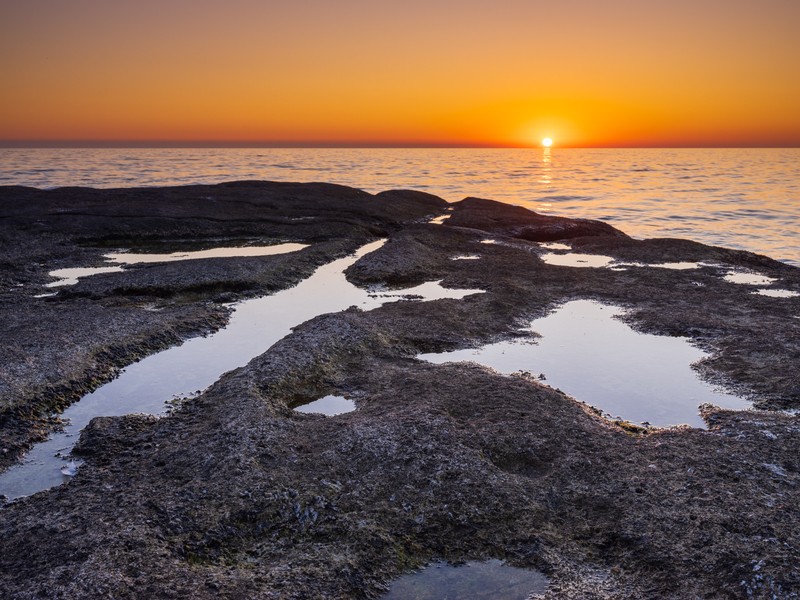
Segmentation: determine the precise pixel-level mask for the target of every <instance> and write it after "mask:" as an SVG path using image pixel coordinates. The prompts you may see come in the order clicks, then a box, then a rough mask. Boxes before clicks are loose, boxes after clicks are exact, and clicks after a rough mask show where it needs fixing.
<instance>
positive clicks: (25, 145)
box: [0, 139, 800, 150]
mask: <svg viewBox="0 0 800 600" xmlns="http://www.w3.org/2000/svg"><path fill="white" fill-rule="evenodd" d="M0 148H2V149H9V150H12V149H104V148H107V149H169V148H176V149H177V148H186V149H214V148H220V149H223V148H225V149H228V148H230V149H236V148H241V149H328V148H330V149H336V148H341V149H398V150H400V149H478V150H480V149H484V150H491V149H518V150H523V149H531V150H536V149H540V150H541V149H545V148H544V147H543V146H541V145H539V144H478V143H473V144H470V143H448V142H347V141H309V142H292V141H264V140H259V141H252V142H250V141H235V140H198V141H187V140H2V139H0ZM647 148H651V149H676V150H679V149H715V148H719V149H722V148H731V149H734V148H752V149H758V148H764V149H769V148H775V149H792V148H800V142H798V143H794V144H793V143H789V144H774V143H773V144H766V145H765V144H764V143H742V144H718V143H716V144H715V143H701V144H616V145H614V144H608V145H607V144H585V145H581V144H576V145H563V146H561V145H558V144H555V145H553V146H551V147H550V148H549V149H551V150H554V149H585V150H590V149H598V150H614V149H647Z"/></svg>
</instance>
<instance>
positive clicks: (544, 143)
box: [542, 138, 553, 148]
mask: <svg viewBox="0 0 800 600" xmlns="http://www.w3.org/2000/svg"><path fill="white" fill-rule="evenodd" d="M552 145H553V140H552V139H550V138H544V139H543V140H542V146H544V147H545V148H549V147H550V146H552Z"/></svg>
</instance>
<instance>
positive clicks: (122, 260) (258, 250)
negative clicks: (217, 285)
mask: <svg viewBox="0 0 800 600" xmlns="http://www.w3.org/2000/svg"><path fill="white" fill-rule="evenodd" d="M307 247H308V244H275V245H272V246H242V247H223V248H209V249H208V250H196V251H193V252H171V253H169V254H149V253H148V254H144V253H132V252H113V253H111V254H106V255H105V258H106V261H107V262H109V263H116V266H112V265H109V266H106V267H74V268H68V269H56V270H55V271H50V276H51V277H57V278H58V280H57V281H53V282H51V283H48V284H47V287H61V286H65V285H75V284H76V283H78V279H80V278H81V277H90V276H92V275H99V274H100V273H119V272H120V271H122V267H121V266H118V265H135V264H140V263H160V262H175V261H179V260H197V259H201V258H237V257H245V256H273V255H276V254H285V253H287V252H296V251H297V250H302V249H303V248H307ZM38 297H43V296H38Z"/></svg>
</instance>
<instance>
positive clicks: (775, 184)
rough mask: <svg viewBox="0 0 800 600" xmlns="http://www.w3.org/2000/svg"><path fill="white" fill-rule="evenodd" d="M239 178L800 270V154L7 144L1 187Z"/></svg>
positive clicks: (0, 159)
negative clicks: (541, 219)
mask: <svg viewBox="0 0 800 600" xmlns="http://www.w3.org/2000/svg"><path fill="white" fill-rule="evenodd" d="M239 179H266V180H273V181H326V182H332V183H339V184H343V185H349V186H353V187H357V188H361V189H364V190H367V191H369V192H378V191H382V190H387V189H392V188H411V189H417V190H423V191H426V192H430V193H433V194H436V195H438V196H441V197H443V198H445V199H446V200H450V201H455V200H461V199H462V198H465V197H467V196H479V197H483V198H492V199H495V200H501V201H504V202H509V203H512V204H519V205H521V206H525V207H527V208H530V209H533V210H536V211H538V212H542V213H550V214H558V215H564V216H570V217H586V218H592V219H602V220H604V221H608V222H609V223H612V224H613V225H614V226H616V227H618V228H620V229H622V230H623V231H625V232H626V233H628V234H630V235H633V236H635V237H640V238H642V237H682V238H690V239H694V240H697V241H700V242H704V243H707V244H714V245H721V246H728V247H732V248H742V249H745V250H751V251H753V252H758V253H761V254H767V255H769V256H772V257H773V258H776V259H778V260H782V261H785V262H789V263H792V264H795V265H800V149H619V150H616V149H591V150H579V149H559V148H555V149H552V150H543V149H491V150H483V149H480V150H478V149H307V148H304V149H238V148H236V149H230V148H222V149H57V150H53V149H32V150H31V149H0V185H10V184H18V185H30V186H35V187H40V188H52V187H59V186H93V187H129V186H158V185H180V184H188V183H218V182H222V181H233V180H239Z"/></svg>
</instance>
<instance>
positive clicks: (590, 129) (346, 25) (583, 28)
mask: <svg viewBox="0 0 800 600" xmlns="http://www.w3.org/2000/svg"><path fill="white" fill-rule="evenodd" d="M799 32H800V0H671V1H669V2H666V1H663V0H658V1H656V0H547V1H540V0H492V1H486V0H438V1H437V0H402V1H386V2H381V1H379V0H337V1H331V0H326V1H321V0H294V1H292V2H273V1H265V0H260V1H256V0H227V1H225V2H223V1H220V2H203V1H202V0H157V1H156V0H138V1H136V2H133V1H131V2H128V1H122V0H71V1H65V0H2V3H1V4H0V77H1V78H2V79H0V81H2V88H3V89H2V92H0V141H2V140H6V141H8V140H17V141H30V140H74V141H80V140H101V141H119V140H133V141H147V140H149V141H164V140H174V141H190V142H191V141H208V140H211V141H233V142H254V141H265V142H278V143H281V142H284V143H300V144H310V145H315V144H332V143H333V144H335V143H348V144H353V145H374V144H394V145H417V144H435V145H439V144H441V145H500V146H505V145H511V146H520V145H523V146H524V145H535V144H538V143H539V141H540V140H541V139H542V138H543V137H545V136H550V137H552V138H554V140H555V142H556V145H560V146H572V145H574V146H697V145H700V146H775V145H777V146H799V145H800V33H799Z"/></svg>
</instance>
